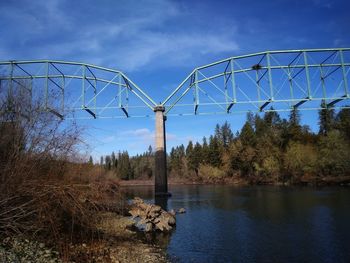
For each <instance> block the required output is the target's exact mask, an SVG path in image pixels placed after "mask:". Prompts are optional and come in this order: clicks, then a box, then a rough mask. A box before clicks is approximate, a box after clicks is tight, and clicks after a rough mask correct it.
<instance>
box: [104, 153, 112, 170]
mask: <svg viewBox="0 0 350 263" xmlns="http://www.w3.org/2000/svg"><path fill="white" fill-rule="evenodd" d="M111 168H112V159H111V156H109V155H106V157H105V169H107V170H111Z"/></svg>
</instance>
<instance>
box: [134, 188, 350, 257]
mask: <svg viewBox="0 0 350 263" xmlns="http://www.w3.org/2000/svg"><path fill="white" fill-rule="evenodd" d="M127 192H128V195H129V196H130V197H132V196H140V197H142V198H144V199H147V200H149V201H152V202H153V200H152V196H153V187H151V186H147V187H146V186H142V187H140V186H138V187H130V188H128V189H127ZM170 192H171V193H172V197H171V198H170V199H168V200H167V201H166V200H157V202H158V203H159V202H161V203H162V205H163V206H167V209H168V210H169V209H172V208H174V209H178V208H181V207H184V208H185V209H186V211H187V213H186V214H183V215H178V216H177V227H176V229H175V231H173V233H172V234H171V235H170V236H166V237H165V238H162V239H160V241H159V242H161V245H163V246H164V247H166V249H167V252H168V254H169V258H170V260H171V261H174V262H332V263H333V262H350V189H349V188H320V189H316V188H307V187H304V188H301V187H269V186H257V187H233V186H201V185H194V186H193V185H191V186H184V185H179V186H171V187H170Z"/></svg>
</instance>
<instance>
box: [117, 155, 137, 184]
mask: <svg viewBox="0 0 350 263" xmlns="http://www.w3.org/2000/svg"><path fill="white" fill-rule="evenodd" d="M117 171H118V175H119V177H120V178H121V179H123V180H129V179H132V178H133V177H134V173H133V170H132V167H131V165H130V158H129V153H128V152H127V151H123V152H122V153H120V152H119V153H118V168H117Z"/></svg>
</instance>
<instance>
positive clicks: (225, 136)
mask: <svg viewBox="0 0 350 263" xmlns="http://www.w3.org/2000/svg"><path fill="white" fill-rule="evenodd" d="M220 135H221V138H220V139H221V144H222V145H223V146H224V148H225V149H227V147H228V146H229V145H230V144H231V143H232V142H233V138H234V137H233V133H232V130H231V127H230V124H228V123H227V121H225V123H224V125H222V126H221V128H220Z"/></svg>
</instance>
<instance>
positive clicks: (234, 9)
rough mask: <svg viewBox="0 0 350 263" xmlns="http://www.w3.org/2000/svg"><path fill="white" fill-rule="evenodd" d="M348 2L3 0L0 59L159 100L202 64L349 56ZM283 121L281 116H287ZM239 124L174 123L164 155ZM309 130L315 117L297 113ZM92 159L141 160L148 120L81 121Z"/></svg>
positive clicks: (149, 136) (237, 120)
mask: <svg viewBox="0 0 350 263" xmlns="http://www.w3.org/2000/svg"><path fill="white" fill-rule="evenodd" d="M349 10H350V3H349V2H348V1H346V0H342V1H340V0H339V1H329V0H305V1H301V0H300V1H286V0H278V1H254V0H252V1H243V0H238V1H205V0H204V1H196V0H191V1H170V0H153V1H150V0H139V1H132V0H131V1H111V0H100V1H82V0H76V1H70V0H36V1H32V0H7V1H4V0H2V1H0V12H1V17H0V28H1V29H0V30H1V31H0V32H1V41H0V60H24V59H57V60H69V61H79V62H86V63H91V64H96V65H100V66H104V67H110V68H114V69H119V70H121V71H123V72H125V73H126V74H127V75H128V76H129V77H130V78H131V79H132V80H133V81H134V82H135V83H137V84H138V86H140V87H141V88H142V89H144V90H145V91H146V92H147V93H148V94H150V95H151V96H152V98H154V100H155V101H157V102H158V101H163V99H164V98H165V97H166V96H167V95H168V94H169V93H170V92H171V91H172V90H173V89H174V88H175V87H176V86H177V85H178V84H179V83H180V82H181V81H182V80H183V79H184V78H185V77H186V76H187V75H188V74H189V73H190V72H191V71H192V69H193V68H195V67H196V66H199V65H203V64H207V63H210V62H212V61H215V60H219V59H223V58H226V57H231V56H235V55H242V54H248V53H253V52H259V51H265V50H276V49H278V50H279V49H302V48H328V47H349V46H350V37H349V30H348V28H349V25H350V16H349ZM284 116H285V117H287V115H284ZM225 120H227V121H228V122H229V123H230V124H231V127H232V129H233V130H239V129H240V128H241V126H242V124H243V121H244V120H245V116H244V115H230V116H219V117H218V116H211V117H209V116H206V117H200V116H196V117H171V118H169V119H168V121H167V133H168V149H170V147H172V146H174V145H178V144H180V143H187V142H188V140H190V139H191V140H195V141H196V140H201V138H202V137H203V136H208V135H209V134H210V133H212V131H213V129H214V126H215V124H216V123H223V122H224V121H225ZM303 123H306V124H309V125H310V126H311V127H312V128H314V129H315V127H316V124H317V112H308V113H305V114H303ZM80 124H82V125H83V126H84V127H85V129H84V130H85V132H84V138H85V141H86V143H87V144H88V145H89V151H90V152H91V154H92V155H93V156H94V157H96V158H98V156H99V155H101V154H107V153H110V152H111V151H118V150H123V149H124V150H129V152H130V153H131V154H135V153H137V152H143V151H145V150H146V149H147V147H148V145H149V144H153V131H154V119H153V118H144V119H139V118H136V119H125V120H124V119H123V120H119V119H118V120H89V121H80Z"/></svg>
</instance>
